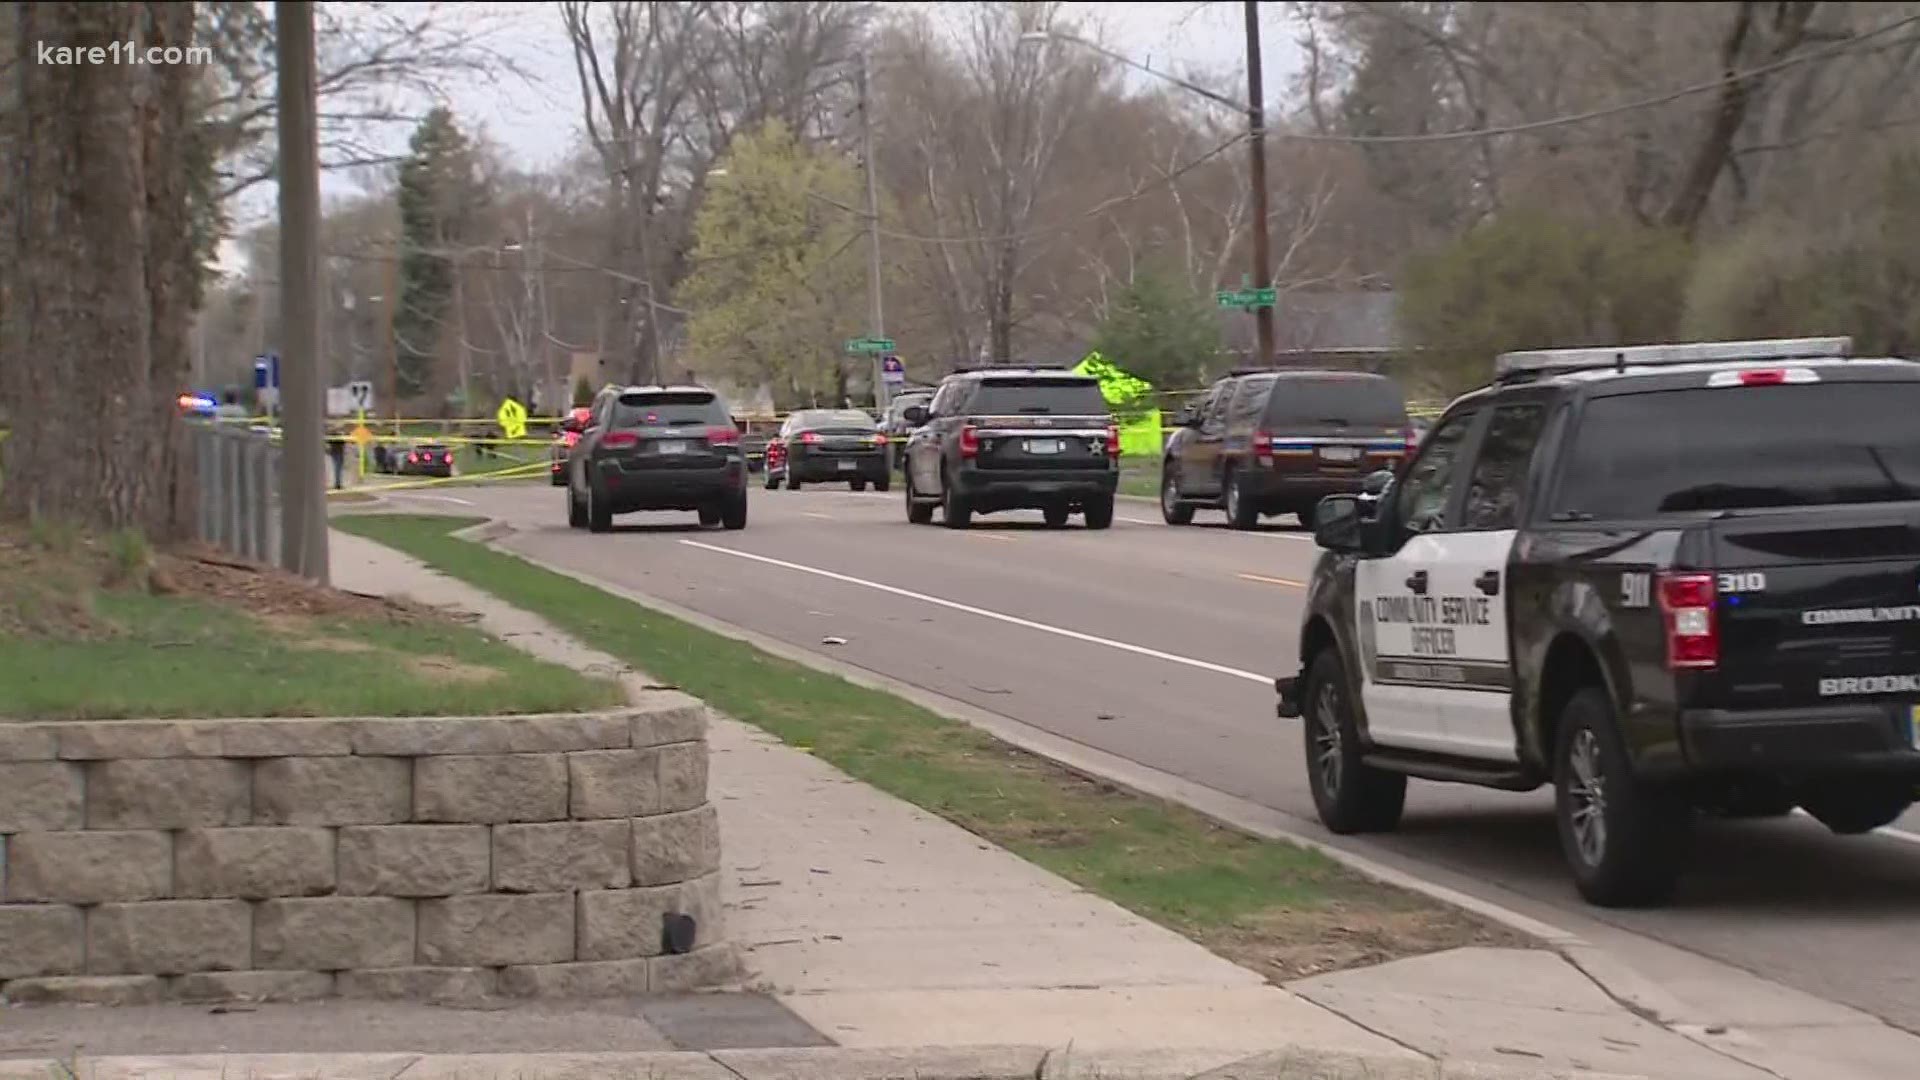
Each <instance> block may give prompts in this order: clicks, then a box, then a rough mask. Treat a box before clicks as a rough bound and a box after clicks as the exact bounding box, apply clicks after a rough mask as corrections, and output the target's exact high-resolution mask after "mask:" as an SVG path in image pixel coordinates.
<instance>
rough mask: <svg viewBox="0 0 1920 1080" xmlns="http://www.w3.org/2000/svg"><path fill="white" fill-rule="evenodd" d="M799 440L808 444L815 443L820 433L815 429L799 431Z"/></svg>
mask: <svg viewBox="0 0 1920 1080" xmlns="http://www.w3.org/2000/svg"><path fill="white" fill-rule="evenodd" d="M800 441H801V442H803V443H807V444H809V445H811V444H813V443H817V442H819V441H820V433H819V432H817V431H803V432H801V433H800Z"/></svg>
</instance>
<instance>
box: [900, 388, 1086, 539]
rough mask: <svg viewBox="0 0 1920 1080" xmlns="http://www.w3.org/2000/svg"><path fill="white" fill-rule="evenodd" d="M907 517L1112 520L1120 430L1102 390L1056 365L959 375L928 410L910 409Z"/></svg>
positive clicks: (1052, 523)
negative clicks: (1016, 514) (938, 511)
mask: <svg viewBox="0 0 1920 1080" xmlns="http://www.w3.org/2000/svg"><path fill="white" fill-rule="evenodd" d="M905 417H906V420H907V422H908V423H910V424H914V425H916V426H917V427H916V430H915V431H914V433H913V434H912V435H911V436H910V437H909V438H908V439H907V446H906V453H907V520H908V521H911V522H913V523H914V524H916V525H925V524H926V523H928V522H930V521H932V520H933V510H934V507H936V506H938V507H941V508H942V513H943V516H944V518H945V521H946V525H947V528H949V529H964V528H966V527H967V525H968V524H969V523H970V522H971V521H972V520H973V515H974V514H976V513H981V514H984V513H991V512H993V511H996V510H1021V509H1025V510H1040V511H1042V512H1044V513H1045V514H1046V521H1047V525H1048V526H1049V527H1052V528H1059V527H1061V526H1063V525H1065V524H1066V523H1067V517H1068V516H1069V515H1070V514H1072V513H1073V512H1074V511H1076V510H1077V511H1080V512H1081V513H1083V514H1085V515H1086V522H1087V528H1089V529H1104V528H1107V527H1108V526H1110V525H1112V524H1113V493H1114V490H1115V489H1116V488H1117V487H1118V486H1119V483H1120V433H1119V430H1118V429H1117V428H1115V427H1114V422H1113V416H1112V414H1111V412H1110V411H1109V410H1108V408H1107V401H1106V398H1104V397H1102V396H1101V394H1100V384H1099V382H1098V381H1097V380H1095V379H1093V378H1091V377H1090V376H1086V375H1074V374H1072V373H1070V372H1067V371H1064V370H1059V369H1053V368H1031V367H1028V368H1016V367H994V368H983V369H978V370H972V371H960V372H956V373H954V374H952V375H949V376H947V378H946V379H945V380H944V381H942V382H941V383H940V389H939V390H938V391H936V392H935V393H934V395H933V401H932V402H931V403H930V404H928V405H924V406H921V405H915V406H911V407H909V408H908V409H907V411H906V414H905Z"/></svg>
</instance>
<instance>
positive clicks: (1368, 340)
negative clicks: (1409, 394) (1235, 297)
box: [1220, 289, 1404, 371]
mask: <svg viewBox="0 0 1920 1080" xmlns="http://www.w3.org/2000/svg"><path fill="white" fill-rule="evenodd" d="M1398 300H1399V297H1398V296H1397V295H1396V294H1394V293H1392V292H1388V291H1377V290H1357V289H1356V290H1346V291H1334V292H1311V291H1306V290H1302V291H1299V292H1284V291H1283V292H1281V293H1280V299H1279V302H1278V303H1277V304H1275V305H1274V309H1273V338H1274V340H1273V352H1274V355H1273V362H1274V363H1275V364H1277V365H1281V366H1285V367H1320V368H1354V369H1358V370H1364V371H1380V370H1384V369H1385V368H1386V367H1388V366H1389V364H1390V363H1391V362H1392V360H1393V359H1394V358H1395V357H1397V356H1398V355H1399V354H1400V352H1401V350H1402V347H1403V345H1404V341H1403V340H1402V338H1401V336H1400V328H1399V323H1398ZM1255 335H1256V331H1255V327H1254V319H1253V314H1252V313H1251V312H1247V311H1241V310H1238V309H1230V308H1222V309H1221V310H1220V344H1221V350H1222V351H1223V352H1224V353H1226V354H1227V355H1229V356H1231V357H1233V359H1234V361H1235V363H1241V364H1244V363H1249V362H1251V360H1252V357H1253V352H1254V345H1255V342H1256V336H1255Z"/></svg>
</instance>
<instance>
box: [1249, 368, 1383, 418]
mask: <svg viewBox="0 0 1920 1080" xmlns="http://www.w3.org/2000/svg"><path fill="white" fill-rule="evenodd" d="M1265 419H1266V423H1267V425H1268V426H1269V427H1283V426H1285V425H1288V424H1301V423H1306V424H1338V425H1341V426H1345V427H1358V426H1366V427H1374V426H1379V427H1405V426H1406V423H1407V402H1406V399H1405V398H1404V397H1402V396H1401V394H1400V388H1399V387H1398V386H1396V385H1394V382H1393V380H1392V379H1387V378H1383V377H1381V376H1378V375H1312V376H1299V377H1293V378H1284V379H1279V380H1276V382H1275V384H1274V390H1273V396H1272V397H1270V398H1268V399H1267V414H1266V418H1265Z"/></svg>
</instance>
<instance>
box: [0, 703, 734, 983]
mask: <svg viewBox="0 0 1920 1080" xmlns="http://www.w3.org/2000/svg"><path fill="white" fill-rule="evenodd" d="M706 717H707V714H706V708H705V706H704V705H702V704H701V703H700V702H698V701H697V700H695V699H693V698H690V697H687V696H685V695H683V694H677V693H654V694H651V695H650V696H649V698H648V699H647V700H646V701H645V702H644V703H643V704H641V705H638V706H636V707H634V708H630V709H624V710H617V711H610V712H602V713H587V714H569V715H551V716H517V717H480V718H430V719H361V720H335V719H318V720H298V719H293V720H222V721H177V722H169V721H123V722H118V721H117V722H95V723H59V724H53V723H45V724H7V723H0V995H3V996H4V997H5V998H7V999H8V1000H11V1001H15V1002H41V1001H88V1002H97V1003H107V1004H116V1003H135V1002H152V1001H162V1000H188V1001H214V1000H224V999H234V998H246V999H254V1000H292V999H301V998H310V997H323V996H327V995H330V994H339V995H342V996H347V997H372V998H389V997H401V998H416V999H426V1000H440V1001H454V1000H468V999H474V998H480V997H485V996H488V995H493V994H503V995H508V996H611V995H624V994H634V993H646V992H650V991H651V992H664V991H670V990H682V989H688V988H691V987H694V986H698V985H703V984H708V983H712V982H716V981H720V980H723V979H725V978H727V977H729V976H731V975H732V974H733V973H734V964H735V959H734V953H733V951H732V949H731V948H730V947H728V946H727V945H726V944H725V942H724V937H723V935H722V932H721V931H722V928H721V911H720V892H719V880H720V879H719V873H718V871H719V868H720V833H719V826H718V823H717V820H716V818H715V815H714V810H713V807H712V806H710V805H708V803H707V743H706V724H707V719H706ZM675 915H685V916H691V917H692V919H693V920H694V928H695V933H694V935H693V939H692V944H693V947H692V948H691V951H683V952H672V953H669V951H668V949H667V947H666V942H667V935H666V934H665V933H664V932H663V928H664V926H665V925H666V923H667V922H668V921H669V916H675ZM673 921H675V922H676V923H682V928H683V929H684V922H683V920H678V919H676V920H673ZM680 944H682V945H684V943H680Z"/></svg>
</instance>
